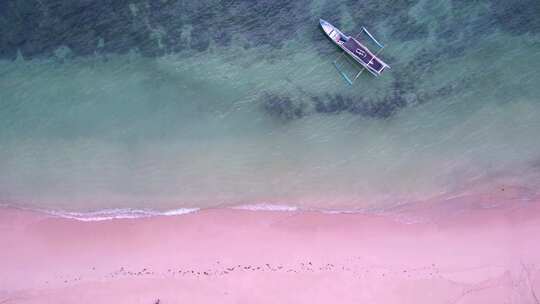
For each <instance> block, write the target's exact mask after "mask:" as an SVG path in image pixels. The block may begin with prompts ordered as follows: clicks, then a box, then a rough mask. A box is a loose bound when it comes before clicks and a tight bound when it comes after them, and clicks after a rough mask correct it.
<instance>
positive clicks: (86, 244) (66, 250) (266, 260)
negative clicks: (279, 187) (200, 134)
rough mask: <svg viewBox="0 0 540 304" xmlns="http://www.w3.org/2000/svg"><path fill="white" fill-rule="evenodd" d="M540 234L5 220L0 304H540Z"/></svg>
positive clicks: (382, 224) (21, 215)
mask: <svg viewBox="0 0 540 304" xmlns="http://www.w3.org/2000/svg"><path fill="white" fill-rule="evenodd" d="M421 211H422V210H416V211H415V212H416V213H419V212H421ZM423 211H424V212H433V210H429V209H424V210H423ZM537 235H540V204H538V203H536V202H534V203H529V204H527V206H526V207H523V208H514V209H512V208H493V209H477V210H471V211H468V212H466V213H460V214H457V215H454V216H451V217H448V218H442V217H437V221H432V222H422V223H403V222H398V221H395V220H392V219H390V218H387V217H384V216H378V215H373V214H372V215H367V214H358V213H356V214H347V213H340V214H324V213H319V212H310V211H294V212H289V211H249V210H238V209H209V210H201V211H198V212H194V213H189V214H183V215H181V216H155V217H145V218H137V219H113V220H108V221H99V222H84V221H77V220H73V219H66V218H59V217H54V216H50V215H46V214H39V213H36V212H31V211H24V210H16V209H8V208H3V209H0V241H1V242H2V243H3V245H4V246H5V248H9V250H3V251H1V252H0V267H1V269H2V270H3V274H4V275H3V276H2V277H0V286H1V287H0V302H2V301H4V302H2V303H44V302H56V303H71V302H73V300H74V299H76V301H77V302H78V303H114V302H116V303H124V302H130V303H154V302H155V300H156V299H160V301H161V303H180V302H186V301H187V302H190V303H216V302H220V303H248V302H257V303H275V302H279V301H282V302H295V303H328V302H331V301H335V300H336V299H340V302H341V303H358V302H366V301H367V302H372V303H420V304H421V303H449V302H452V303H480V302H486V303H487V302H489V303H508V302H509V301H510V300H512V299H514V300H512V301H516V300H515V299H516V298H519V299H521V300H519V301H518V302H519V303H534V302H533V301H534V297H533V294H534V290H540V245H538V244H537V243H538V242H537V241H536V237H535V236H537ZM505 301H506V302H505Z"/></svg>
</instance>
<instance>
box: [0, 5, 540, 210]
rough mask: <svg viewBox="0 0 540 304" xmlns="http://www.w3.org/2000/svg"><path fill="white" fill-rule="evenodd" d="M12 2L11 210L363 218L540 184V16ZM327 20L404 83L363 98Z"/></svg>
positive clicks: (1, 81) (362, 81) (1, 181)
mask: <svg viewBox="0 0 540 304" xmlns="http://www.w3.org/2000/svg"><path fill="white" fill-rule="evenodd" d="M2 5H4V6H5V7H4V10H0V11H1V12H2V13H0V14H2V18H0V20H1V21H2V22H3V24H7V29H6V27H4V28H3V29H2V31H3V32H0V33H1V34H2V35H0V37H2V39H0V42H1V44H0V46H1V50H0V56H2V58H3V59H2V60H1V61H0V201H1V202H2V203H4V204H9V205H15V206H24V207H33V208H40V209H61V210H70V211H90V210H100V209H107V208H148V209H157V210H166V209H175V208H204V207H214V206H235V205H251V204H273V205H290V206H299V207H301V208H316V209H320V208H322V209H364V208H387V207H391V206H394V205H397V204H403V203H404V202H405V203H406V202H413V201H418V200H424V199H430V198H433V197H441V196H442V197H445V196H448V197H451V196H455V195H459V194H461V193H469V192H470V191H471V190H470V189H471V188H474V189H476V188H482V189H485V187H484V186H486V185H488V188H489V187H490V186H493V187H510V186H511V187H520V188H522V189H526V190H527V191H524V193H531V192H536V189H539V188H538V186H539V184H540V138H539V135H538V134H540V100H539V98H538V96H539V94H540V75H539V73H540V72H539V71H540V23H539V22H538V18H537V17H536V16H537V15H538V13H540V6H539V4H538V2H537V1H521V2H520V1H518V2H516V3H512V4H506V3H504V2H502V1H501V2H498V1H478V2H474V3H467V4H464V3H460V2H459V1H435V2H434V1H406V2H402V3H401V4H400V5H399V7H398V6H397V5H396V4H395V3H393V2H392V1H373V2H370V1H368V2H362V3H357V2H355V1H340V2H339V1H298V2H294V3H289V2H284V1H260V0H258V1H224V0H223V1H203V2H193V3H186V2H182V1H133V2H131V3H114V2H110V1H109V2H105V1H95V2H93V3H91V4H89V3H86V2H84V1H80V2H77V1H76V2H73V1H71V2H69V3H63V2H61V1H56V0H55V1H52V0H50V1H42V3H41V4H40V5H38V6H36V7H34V6H32V7H24V6H22V5H21V3H18V2H15V1H7V2H6V3H4V4H2ZM0 6H1V5H0ZM108 6H111V7H112V8H111V7H108ZM62 14H64V15H62ZM28 15H31V16H33V19H31V20H30V19H28V18H24V16H28ZM55 16H56V17H55ZM320 17H322V18H324V19H326V20H328V21H330V22H332V23H333V24H335V25H338V26H339V27H340V28H341V29H342V30H343V31H344V32H346V33H350V34H353V33H355V32H357V31H358V30H359V28H360V27H361V26H362V25H365V26H367V27H368V28H369V29H370V31H371V32H372V33H373V34H374V35H375V36H376V37H377V38H378V39H379V40H380V41H382V42H383V43H384V44H385V45H387V47H386V48H385V50H384V52H383V53H382V55H381V57H382V58H383V59H384V60H385V61H386V62H387V63H388V64H390V65H391V66H392V69H391V70H387V71H385V73H384V74H383V76H382V77H380V78H378V79H375V78H374V77H372V76H371V75H369V74H368V73H365V74H363V75H361V77H360V78H359V80H358V81H357V82H356V83H355V85H354V86H349V85H347V84H346V83H345V82H344V81H343V80H342V79H341V78H340V76H339V74H338V73H337V72H336V71H335V69H334V68H333V65H332V61H333V60H334V59H335V58H336V57H337V56H338V55H339V50H338V49H337V48H336V47H335V46H333V45H332V43H331V41H329V40H327V39H326V38H325V36H324V35H323V33H322V31H321V30H320V28H319V27H318V19H319V18H320ZM17 18H19V19H17ZM21 20H22V21H21ZM96 20H98V21H99V22H98V21H96ZM16 21H19V22H18V23H17V22H16ZM27 23H30V24H27ZM77 23H80V25H78V24H77Z"/></svg>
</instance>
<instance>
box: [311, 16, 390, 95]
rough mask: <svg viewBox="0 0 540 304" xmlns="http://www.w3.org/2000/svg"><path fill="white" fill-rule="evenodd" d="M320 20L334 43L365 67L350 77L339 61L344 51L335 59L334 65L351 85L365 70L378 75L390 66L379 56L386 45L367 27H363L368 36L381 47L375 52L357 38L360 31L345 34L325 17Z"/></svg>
mask: <svg viewBox="0 0 540 304" xmlns="http://www.w3.org/2000/svg"><path fill="white" fill-rule="evenodd" d="M319 22H320V24H321V27H322V29H323V31H324V32H325V33H326V35H327V36H328V37H330V39H332V41H334V43H335V44H337V45H338V46H339V47H340V48H341V49H342V50H344V51H345V53H347V54H348V55H349V56H350V57H351V58H352V59H354V61H355V62H357V63H359V64H360V65H362V67H363V68H362V69H361V70H360V71H359V72H358V73H357V74H355V75H354V76H353V77H349V76H347V74H345V72H344V71H343V70H342V69H341V67H342V65H343V64H341V63H340V62H339V60H340V59H341V58H342V56H343V54H344V53H341V55H340V56H339V57H338V58H337V59H336V60H335V61H334V66H335V67H336V69H337V70H338V72H339V73H340V74H341V76H343V78H344V79H345V80H346V81H347V82H348V83H349V84H350V85H352V84H353V83H354V81H356V79H358V77H359V76H360V75H361V74H362V72H364V71H365V70H368V71H369V72H370V73H371V74H373V75H374V76H376V77H378V76H380V75H381V73H382V72H383V71H384V69H386V68H390V66H389V65H388V64H386V63H385V62H384V61H382V60H381V59H380V58H378V57H377V55H379V54H380V53H381V51H382V50H383V49H384V46H383V45H382V44H381V43H379V41H377V39H375V37H373V35H371V33H370V32H368V30H367V29H366V28H365V27H362V32H363V33H365V34H367V36H368V37H369V38H371V40H373V42H375V44H376V45H377V46H378V47H379V49H378V50H377V52H376V53H375V54H373V53H372V52H371V51H370V50H368V48H367V47H365V46H364V45H363V44H362V43H360V42H359V41H358V40H357V39H356V38H357V37H359V36H360V33H359V34H358V35H357V36H356V37H354V38H353V37H350V36H347V35H345V34H343V33H342V32H341V31H340V30H339V29H338V28H336V27H335V26H333V25H332V24H330V23H329V22H327V21H325V20H323V19H320V20H319Z"/></svg>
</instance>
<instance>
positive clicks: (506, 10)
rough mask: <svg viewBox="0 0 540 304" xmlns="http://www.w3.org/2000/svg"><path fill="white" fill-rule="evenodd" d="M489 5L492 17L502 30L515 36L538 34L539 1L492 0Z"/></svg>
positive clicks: (539, 30)
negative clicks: (529, 33) (528, 33)
mask: <svg viewBox="0 0 540 304" xmlns="http://www.w3.org/2000/svg"><path fill="white" fill-rule="evenodd" d="M490 4H491V10H492V14H493V17H494V18H495V20H497V23H498V24H499V25H500V26H501V27H502V28H503V29H504V30H506V31H508V32H510V33H512V34H515V35H520V34H524V33H527V32H531V33H534V34H537V33H540V1H538V0H514V1H504V0H493V1H490Z"/></svg>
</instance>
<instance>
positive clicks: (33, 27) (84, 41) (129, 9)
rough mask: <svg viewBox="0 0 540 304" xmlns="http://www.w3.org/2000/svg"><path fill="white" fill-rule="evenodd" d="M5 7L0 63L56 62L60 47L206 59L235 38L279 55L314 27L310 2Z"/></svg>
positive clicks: (143, 0) (100, 0)
mask: <svg viewBox="0 0 540 304" xmlns="http://www.w3.org/2000/svg"><path fill="white" fill-rule="evenodd" d="M0 2H1V3H0V25H1V26H0V42H1V44H0V56H1V57H2V58H9V59H13V58H14V56H15V54H16V52H17V50H18V49H20V50H21V52H22V54H23V56H24V57H25V58H35V57H47V56H52V55H53V53H54V50H56V49H57V48H59V47H60V46H67V47H69V48H70V49H71V50H72V51H73V53H74V55H75V56H84V55H90V54H94V53H95V52H108V53H119V54H123V53H126V52H128V51H129V50H131V49H137V50H138V51H139V52H140V53H141V54H142V55H144V56H159V55H161V54H163V53H167V52H176V51H180V50H185V49H192V50H193V51H197V52H199V51H205V50H207V49H208V47H209V45H210V42H211V40H213V41H215V42H216V44H218V45H229V44H230V43H231V41H232V37H233V35H237V36H239V37H243V38H244V40H245V41H246V47H248V48H250V47H255V46H259V45H269V46H271V47H273V48H279V47H281V46H282V45H283V43H284V42H285V41H287V40H289V39H295V38H296V37H295V35H296V34H295V32H296V31H297V30H299V29H302V28H306V27H308V26H312V25H313V22H311V21H312V19H313V18H312V16H310V15H309V10H306V7H308V5H309V3H310V1H309V0H299V1H287V0H257V1H251V0H222V1H219V0H203V1H183V0H167V1H164V0H133V1H130V2H126V1H120V0H93V1H88V0H43V1H39V2H38V3H34V2H29V1H18V0H5V1H0ZM291 29H293V31H291ZM185 35H188V36H189V37H186V36H185ZM188 39H189V41H190V43H188ZM100 42H101V43H100ZM100 44H102V45H100Z"/></svg>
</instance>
